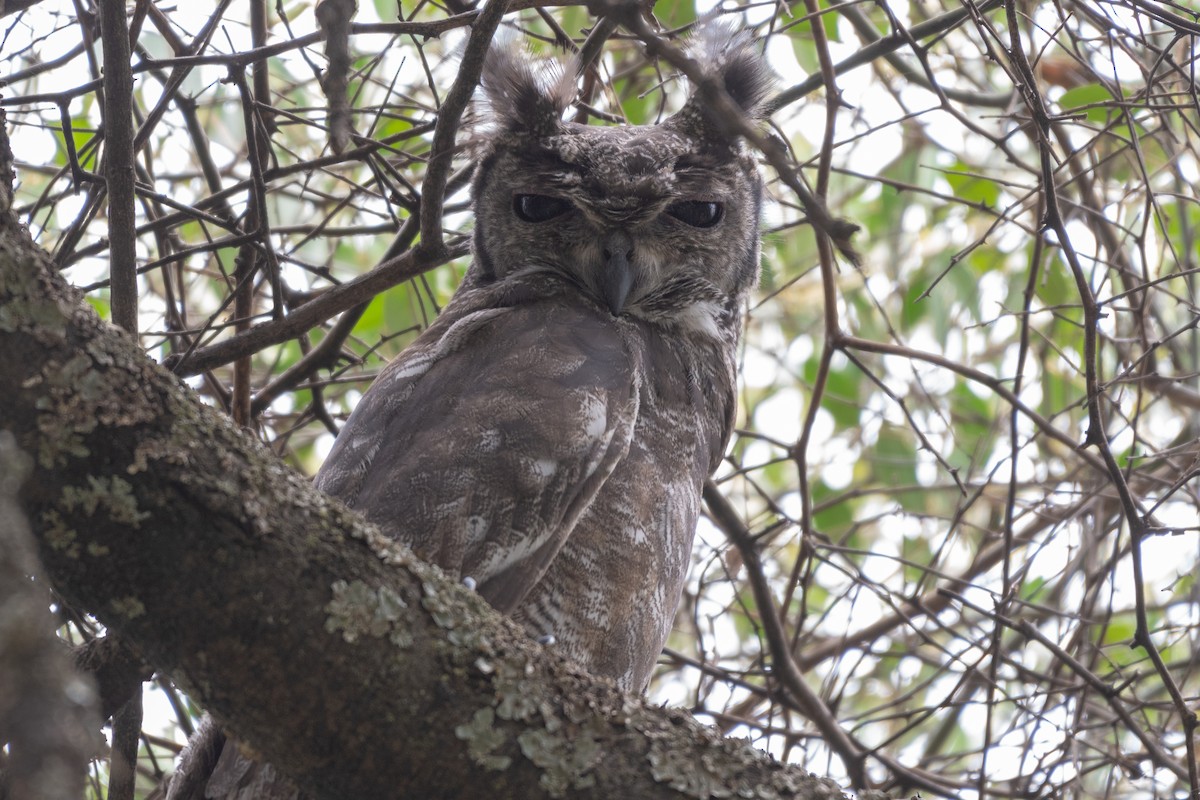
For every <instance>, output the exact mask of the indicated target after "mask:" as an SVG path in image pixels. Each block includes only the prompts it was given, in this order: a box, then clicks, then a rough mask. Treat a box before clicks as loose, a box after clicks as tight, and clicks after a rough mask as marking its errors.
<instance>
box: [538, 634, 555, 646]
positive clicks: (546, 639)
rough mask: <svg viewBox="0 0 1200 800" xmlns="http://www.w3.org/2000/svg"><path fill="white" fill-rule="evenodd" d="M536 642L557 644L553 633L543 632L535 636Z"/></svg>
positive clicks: (548, 644)
mask: <svg viewBox="0 0 1200 800" xmlns="http://www.w3.org/2000/svg"><path fill="white" fill-rule="evenodd" d="M537 643H538V644H542V645H545V646H546V647H549V646H550V645H552V644H557V643H558V639H555V638H554V634H553V633H543V634H542V635H541V636H539V637H537Z"/></svg>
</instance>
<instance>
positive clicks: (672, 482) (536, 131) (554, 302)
mask: <svg viewBox="0 0 1200 800" xmlns="http://www.w3.org/2000/svg"><path fill="white" fill-rule="evenodd" d="M700 57H701V63H703V64H704V65H705V67H706V69H707V70H709V74H710V76H711V77H713V78H715V79H717V80H718V81H719V83H720V85H722V86H723V87H724V89H725V91H726V92H727V93H728V95H729V96H730V98H731V99H732V100H733V101H734V102H735V103H736V104H737V105H738V106H740V107H741V108H742V109H744V110H745V112H746V113H747V114H748V115H750V116H754V115H755V114H757V113H759V111H760V109H761V107H762V103H763V101H764V99H765V95H766V93H767V91H768V87H769V79H768V72H767V70H766V67H765V65H764V63H763V61H762V60H761V58H760V57H759V56H758V55H757V54H756V53H755V51H754V50H753V48H752V45H751V43H750V41H749V39H748V38H747V37H729V36H728V35H727V34H726V35H725V36H724V37H712V36H710V37H709V39H708V41H707V42H705V43H704V44H703V52H702V53H700ZM483 74H484V83H483V88H484V92H485V94H486V98H487V101H488V106H489V108H490V121H491V128H490V130H488V131H487V133H486V134H483V135H481V136H479V137H478V141H477V143H476V148H477V152H476V156H477V159H476V163H477V167H476V170H475V174H474V178H473V184H472V186H473V198H474V201H473V203H474V205H473V208H474V217H475V225H474V239H473V250H474V259H473V263H472V265H471V267H470V268H469V270H468V272H467V275H466V277H465V279H464V282H463V283H462V285H461V287H460V288H459V290H458V291H457V293H456V294H455V296H454V298H453V299H452V300H451V302H450V303H449V304H448V305H447V307H446V308H445V310H444V311H443V312H442V314H441V315H440V316H439V317H438V319H437V320H436V322H435V323H434V324H432V325H431V326H430V327H429V328H428V329H427V330H426V331H425V332H424V333H423V334H422V335H421V336H420V337H419V338H418V339H417V340H416V341H415V342H414V343H413V344H412V345H411V346H410V347H409V348H407V349H406V350H405V351H404V352H403V353H401V354H400V355H399V356H398V357H397V358H396V359H395V360H394V361H393V362H392V363H391V364H389V365H388V367H387V368H386V369H385V370H384V371H383V372H382V374H381V375H380V376H379V377H378V379H377V380H376V381H375V383H374V384H373V385H372V386H371V388H370V390H369V391H367V393H366V394H365V395H364V396H363V398H362V400H361V401H360V402H359V403H358V405H357V407H356V408H355V409H354V412H353V413H352V414H351V416H350V418H349V420H348V421H347V422H346V424H345V426H344V428H343V429H342V431H341V432H340V434H339V435H338V437H337V440H336V441H335V443H334V446H333V449H332V451H331V452H330V454H329V456H328V458H327V459H326V461H325V464H324V466H323V467H322V468H321V470H320V472H319V473H318V475H317V478H316V486H317V487H318V488H320V489H322V490H324V491H325V492H327V493H329V494H331V495H333V496H334V497H337V498H340V499H341V500H342V501H343V502H345V503H346V504H347V505H348V506H350V507H352V508H354V509H356V510H358V511H359V512H361V513H362V514H363V515H365V516H366V517H367V519H369V520H370V521H371V522H373V523H375V524H376V525H378V526H379V528H380V529H381V530H382V531H383V532H384V533H385V534H387V535H389V536H392V537H394V538H397V539H400V540H402V541H404V542H405V543H406V544H408V545H409V546H411V547H412V549H413V550H414V551H415V553H416V554H417V555H418V556H419V557H421V558H422V559H424V560H426V561H429V562H431V563H434V564H437V565H438V566H440V567H441V568H442V569H443V570H445V571H447V572H448V573H450V574H452V575H454V576H458V577H460V578H461V579H463V580H464V581H467V582H468V583H470V584H471V585H473V586H475V587H476V590H477V591H478V592H479V593H480V594H481V595H482V596H483V598H484V599H486V600H487V601H488V602H489V603H490V604H491V605H492V606H494V607H495V608H496V609H497V610H499V611H500V612H502V613H504V614H508V615H510V616H511V617H512V618H513V619H514V620H516V621H518V622H519V623H520V624H522V625H523V626H524V627H525V628H526V629H527V630H528V631H529V633H530V635H531V636H533V637H536V638H538V639H541V640H543V641H546V642H551V641H552V642H553V643H554V644H553V647H554V648H555V649H556V650H557V651H558V652H560V653H562V654H563V655H565V656H567V657H568V658H571V659H573V660H575V661H576V662H578V663H579V664H581V665H582V666H583V667H585V668H586V669H588V670H589V671H591V672H592V673H594V674H596V675H600V676H605V677H607V678H610V679H612V680H613V681H615V682H616V683H617V685H619V686H620V687H622V688H624V689H626V690H629V691H634V692H640V691H642V690H643V689H644V688H645V687H646V684H647V682H648V681H649V678H650V675H651V672H652V670H653V668H654V665H655V662H656V659H657V657H658V655H659V652H660V651H661V649H662V646H663V643H664V641H665V640H666V638H667V634H668V632H669V631H670V629H671V623H672V620H673V618H674V615H675V610H676V606H677V604H678V602H679V597H680V593H681V590H682V587H683V583H684V578H685V574H686V571H687V567H688V564H689V561H690V553H691V548H692V540H693V536H694V533H695V529H696V521H697V516H698V514H699V511H700V497H701V489H702V486H703V484H704V481H705V480H706V479H707V478H708V477H709V476H710V475H711V474H712V472H713V471H714V469H715V468H716V467H717V465H718V463H719V461H720V459H721V458H722V455H723V453H724V451H725V447H726V445H727V443H728V441H729V438H730V433H731V429H732V426H733V421H734V414H735V403H736V392H735V388H736V387H735V382H736V374H735V367H736V364H735V361H736V353H737V345H738V337H739V333H740V329H741V309H742V307H743V305H744V303H745V300H746V297H747V293H748V292H749V291H750V290H751V289H752V288H753V286H754V285H755V283H756V280H757V274H758V265H759V216H760V206H761V204H762V196H763V185H762V181H761V178H760V177H759V174H758V171H757V167H756V163H755V161H754V159H753V158H751V156H750V155H749V154H748V153H747V152H745V150H744V148H743V146H742V144H741V143H740V142H739V141H738V140H736V138H731V137H730V136H728V135H727V134H726V133H725V130H726V129H725V126H723V125H722V124H721V122H722V121H721V120H720V119H717V118H714V117H713V116H712V115H710V114H709V113H708V112H707V111H706V109H705V105H704V103H703V102H702V101H701V100H700V98H699V96H698V95H693V96H692V97H691V98H690V99H689V100H688V101H687V102H686V103H685V105H684V106H683V108H682V109H681V110H680V111H679V112H678V113H677V114H675V115H674V116H673V117H670V118H669V119H667V120H666V121H664V122H662V123H661V124H658V125H650V126H622V127H599V126H588V125H580V124H574V123H568V122H564V121H563V113H564V112H565V111H566V109H567V106H568V105H569V104H570V103H571V101H572V100H573V99H574V95H575V80H574V74H573V72H572V71H571V70H564V69H559V68H555V67H537V66H535V65H533V64H531V63H530V62H529V61H528V60H527V59H526V58H525V57H523V56H522V55H520V54H519V53H516V52H514V51H512V50H509V49H503V48H493V50H492V52H491V54H490V56H489V57H488V61H487V64H486V67H485V69H484V73H483ZM226 755H229V754H228V753H227V754H226ZM235 783H236V782H235ZM210 796H211V795H210Z"/></svg>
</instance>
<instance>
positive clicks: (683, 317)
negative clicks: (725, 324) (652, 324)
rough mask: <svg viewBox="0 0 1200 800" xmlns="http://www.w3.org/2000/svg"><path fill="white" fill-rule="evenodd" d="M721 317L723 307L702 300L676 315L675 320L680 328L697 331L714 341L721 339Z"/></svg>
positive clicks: (711, 301) (710, 301) (713, 302)
mask: <svg viewBox="0 0 1200 800" xmlns="http://www.w3.org/2000/svg"><path fill="white" fill-rule="evenodd" d="M720 317H721V306H720V305H719V304H718V303H716V302H715V301H713V300H701V301H700V302H698V303H693V304H692V305H690V306H688V307H687V308H685V309H683V310H682V311H680V312H679V313H678V314H676V316H675V319H676V320H677V321H678V323H679V325H680V327H683V328H686V329H687V330H691V331H696V332H697V333H700V334H703V335H705V336H710V337H712V338H713V339H720V338H721V329H720V328H719V327H718V326H717V320H718V319H720Z"/></svg>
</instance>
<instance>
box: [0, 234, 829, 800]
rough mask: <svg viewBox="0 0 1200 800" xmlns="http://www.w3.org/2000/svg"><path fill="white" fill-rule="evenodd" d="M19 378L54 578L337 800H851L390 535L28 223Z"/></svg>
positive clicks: (13, 352)
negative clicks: (314, 483)
mask: <svg viewBox="0 0 1200 800" xmlns="http://www.w3.org/2000/svg"><path fill="white" fill-rule="evenodd" d="M0 380H3V381H4V383H5V385H7V386H11V387H16V389H15V391H13V392H12V393H11V394H10V397H9V398H8V399H7V400H6V402H5V403H4V404H3V406H2V407H0V428H5V429H9V430H12V431H13V432H14V433H15V434H16V436H17V440H18V444H19V445H20V446H21V447H22V448H23V449H25V450H26V451H27V452H29V453H31V454H32V455H33V456H34V457H35V459H36V467H35V469H34V473H33V476H32V479H31V480H30V481H28V482H27V483H26V485H25V487H24V489H23V490H22V495H21V498H22V501H23V504H24V506H25V508H26V510H27V512H28V514H29V516H30V518H31V520H32V521H33V524H34V527H35V535H36V538H37V540H38V544H39V547H40V551H41V555H42V559H43V562H44V564H45V567H46V571H47V573H48V575H49V576H50V578H51V581H52V582H53V583H54V584H55V586H56V587H57V588H58V589H59V590H60V591H62V593H63V594H64V595H65V596H66V597H67V598H69V599H70V600H72V601H73V602H75V603H78V604H79V605H80V606H82V607H84V608H86V609H88V610H89V611H91V612H93V613H94V614H95V615H96V616H97V617H98V618H99V619H100V620H102V621H103V622H104V624H105V625H106V626H108V627H109V629H110V630H112V631H113V632H115V633H118V634H120V635H121V636H123V637H124V638H125V639H126V640H127V641H129V642H131V643H133V644H134V645H136V646H137V647H138V648H139V649H140V651H141V652H142V653H143V654H144V655H145V657H146V658H147V660H148V661H150V662H151V663H153V664H155V665H156V666H158V667H159V668H160V669H162V670H165V671H167V672H169V673H170V674H171V675H172V676H173V677H175V678H176V679H177V680H179V681H181V682H182V683H183V684H184V685H185V686H187V687H188V688H189V690H190V691H191V692H192V693H193V694H194V696H195V697H196V698H197V699H199V700H200V701H202V702H203V703H204V704H205V705H206V706H207V707H208V708H210V709H211V711H212V712H213V713H214V715H215V716H217V717H218V718H219V719H220V720H221V721H222V722H223V723H224V724H225V725H226V726H227V727H228V728H229V729H230V730H232V731H233V732H235V733H236V734H237V735H239V736H240V737H242V738H244V739H245V740H246V741H247V742H248V743H249V744H250V745H252V746H253V747H254V748H255V749H256V750H257V751H258V752H260V753H262V754H263V755H264V756H266V757H267V758H268V759H269V760H270V761H271V762H272V763H273V764H276V765H277V766H278V767H280V768H281V769H283V770H285V771H286V772H288V773H289V774H290V775H292V776H293V777H295V778H297V779H298V780H299V781H301V782H303V784H304V785H305V786H307V787H309V788H310V789H311V790H312V792H313V793H315V794H316V795H317V796H319V797H329V798H333V797H364V798H374V797H396V796H422V797H435V796H436V797H455V798H460V797H461V798H470V797H488V798H540V797H565V796H570V797H573V798H611V797H638V798H647V799H652V798H683V797H708V796H711V795H712V794H713V793H714V792H716V790H717V789H720V790H721V791H722V792H730V793H731V794H730V796H745V795H744V794H742V793H743V792H752V791H753V792H757V793H758V796H765V797H779V798H785V797H796V798H838V797H841V796H842V795H841V792H840V791H839V790H838V788H837V787H836V785H834V784H833V782H832V781H828V780H825V779H818V778H815V777H812V776H810V775H808V774H806V773H804V772H803V771H801V770H798V769H792V768H789V767H785V766H783V765H780V764H778V763H776V762H774V761H773V760H771V759H770V758H769V757H768V756H766V755H764V754H762V753H760V752H758V751H755V750H753V749H751V748H749V747H747V746H745V745H744V744H740V743H735V742H732V741H728V740H724V739H721V738H720V737H719V736H718V735H717V734H716V733H715V732H713V731H711V730H710V729H707V728H704V727H702V726H700V725H699V724H697V723H696V722H695V721H694V720H692V719H691V718H690V717H689V716H688V715H686V714H684V713H682V712H678V711H670V710H664V709H661V708H654V707H650V706H647V705H646V704H645V703H644V702H643V701H642V700H641V699H639V698H637V697H633V696H630V695H625V694H622V693H621V692H619V691H617V690H616V689H615V688H614V687H613V685H612V684H611V683H608V682H605V681H602V680H599V679H596V678H593V677H591V676H590V675H588V674H586V673H584V672H583V671H582V670H580V669H579V668H578V667H575V666H574V665H572V664H570V663H568V662H567V661H565V660H564V659H562V658H561V657H559V656H557V655H555V654H554V653H553V652H552V650H547V649H546V648H543V647H541V646H539V645H538V644H536V643H535V642H533V641H532V640H530V639H529V638H528V636H527V635H526V634H525V633H524V632H523V631H522V630H521V629H520V628H518V627H517V626H516V625H515V624H514V623H512V622H510V621H509V620H507V619H505V618H502V617H500V616H499V615H498V614H497V613H495V612H494V611H493V610H492V609H491V608H490V607H488V606H487V605H486V604H485V603H484V602H483V600H482V599H480V598H479V597H478V596H477V595H475V594H473V593H471V592H469V591H468V590H466V589H465V588H463V587H462V586H459V585H458V584H457V583H455V582H453V581H450V580H448V579H446V578H445V576H444V575H443V574H442V573H440V572H438V571H436V570H434V569H432V568H430V567H428V566H426V565H423V564H421V563H420V562H418V561H416V560H415V559H414V558H413V557H412V556H411V554H410V553H408V551H407V550H405V549H404V548H401V547H400V546H398V545H396V544H395V543H393V542H391V541H389V540H385V539H383V538H382V537H381V536H380V535H379V533H378V532H377V530H376V529H375V528H373V527H372V526H370V525H368V524H366V523H365V522H364V521H363V520H362V519H361V518H360V517H358V516H357V515H355V514H353V513H352V512H350V511H348V510H347V509H346V508H344V507H343V506H341V505H340V504H338V503H336V502H335V501H333V500H331V499H329V498H327V497H325V496H324V495H322V494H320V493H319V492H317V491H316V490H314V489H312V488H311V487H310V485H309V484H308V482H307V481H306V480H304V479H303V478H302V477H301V476H299V475H297V474H296V473H294V472H292V471H291V470H289V469H288V468H286V467H285V466H283V465H282V464H280V463H279V462H278V460H277V459H276V458H275V457H274V456H273V455H271V454H270V453H269V452H267V451H266V450H265V449H264V448H262V447H261V446H260V445H259V444H258V443H257V442H255V441H253V440H252V439H251V438H250V437H248V436H247V435H246V434H245V433H244V432H243V431H242V430H241V429H239V428H238V427H237V426H235V425H233V424H232V423H231V422H230V421H229V420H228V419H227V418H226V417H224V416H223V415H221V414H220V413H218V412H216V411H214V410H213V409H210V408H208V407H206V406H204V405H203V404H201V403H200V402H198V401H197V400H196V399H195V398H194V397H193V396H192V395H191V394H190V392H189V391H188V389H187V388H186V387H184V386H182V385H181V384H180V383H179V381H178V380H177V379H176V378H175V377H174V376H172V375H171V374H170V373H168V372H166V371H165V370H164V369H162V368H160V367H159V366H157V365H155V364H154V363H152V362H151V361H149V360H148V359H147V358H145V357H144V355H143V354H142V353H141V351H140V350H139V349H138V347H137V346H136V344H135V343H133V342H132V341H131V340H130V339H129V338H127V337H125V336H123V335H121V334H119V333H117V332H116V331H115V330H114V329H112V328H111V327H109V326H107V325H105V324H104V323H102V322H101V321H100V320H99V319H98V318H97V317H96V315H95V314H94V313H93V312H92V311H91V309H90V308H88V307H87V306H85V305H84V304H82V303H80V302H78V299H77V296H76V295H75V293H74V292H73V291H72V290H70V289H69V288H68V287H67V286H66V285H65V284H64V283H63V281H62V279H61V278H60V277H59V276H58V275H57V274H56V273H55V271H54V270H53V268H52V266H51V265H50V263H49V261H48V259H47V257H46V256H45V254H44V253H42V252H41V251H40V250H38V249H37V248H36V247H35V246H34V245H33V244H32V242H30V241H29V239H28V237H27V235H26V234H25V233H24V232H23V231H21V230H20V229H19V227H18V226H17V225H16V223H15V222H13V221H12V220H11V218H9V219H3V220H0ZM464 765H469V766H470V768H466V769H464V768H463V767H464ZM431 787H436V792H435V791H433V790H432V788H431Z"/></svg>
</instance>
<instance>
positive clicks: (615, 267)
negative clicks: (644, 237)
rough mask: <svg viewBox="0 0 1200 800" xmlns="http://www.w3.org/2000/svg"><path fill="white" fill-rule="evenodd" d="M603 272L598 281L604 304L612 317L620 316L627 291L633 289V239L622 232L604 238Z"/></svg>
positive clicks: (627, 294)
mask: <svg viewBox="0 0 1200 800" xmlns="http://www.w3.org/2000/svg"><path fill="white" fill-rule="evenodd" d="M602 253H603V255H604V272H603V274H602V277H601V279H600V281H601V287H600V288H601V291H602V292H603V293H604V302H605V304H606V305H607V306H608V310H609V311H611V312H612V315H613V316H614V317H619V316H621V311H622V309H624V308H625V301H626V300H628V299H629V290H630V289H632V288H633V265H632V264H631V263H630V262H631V261H632V260H633V239H632V238H630V236H629V234H627V233H625V232H624V231H613V232H612V233H610V234H608V235H607V236H605V237H604V242H603V249H602Z"/></svg>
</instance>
